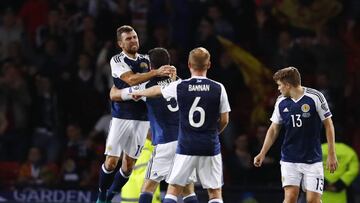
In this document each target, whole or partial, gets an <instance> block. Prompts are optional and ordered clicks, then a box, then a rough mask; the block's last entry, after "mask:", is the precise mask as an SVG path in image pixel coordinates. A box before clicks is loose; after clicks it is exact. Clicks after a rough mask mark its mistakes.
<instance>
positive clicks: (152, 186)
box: [142, 179, 159, 193]
mask: <svg viewBox="0 0 360 203" xmlns="http://www.w3.org/2000/svg"><path fill="white" fill-rule="evenodd" d="M158 185H159V183H157V182H155V181H152V180H148V179H146V180H145V181H144V185H143V187H142V192H149V193H154V192H155V190H156V188H157V186H158Z"/></svg>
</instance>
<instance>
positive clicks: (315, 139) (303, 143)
mask: <svg viewBox="0 0 360 203" xmlns="http://www.w3.org/2000/svg"><path fill="white" fill-rule="evenodd" d="M273 78H274V80H275V82H276V83H277V85H278V90H279V91H280V93H281V96H279V98H278V99H277V101H276V104H275V109H274V112H273V114H272V116H271V119H270V120H271V121H272V123H271V125H270V127H269V129H268V131H267V133H266V138H265V141H264V144H263V147H262V149H261V151H260V153H259V154H258V155H257V156H256V157H255V158H254V165H255V166H256V167H260V166H261V164H262V162H263V160H264V158H265V155H266V153H267V152H268V151H269V149H270V147H271V146H272V144H273V143H274V142H275V140H276V138H277V137H278V134H279V131H280V128H281V127H284V132H285V137H284V141H283V144H282V147H281V162H280V164H281V176H282V186H283V188H284V195H285V198H284V202H285V203H295V202H297V199H298V195H299V190H300V186H301V185H302V186H303V189H305V190H306V201H307V202H314V203H319V202H320V200H321V194H322V191H323V186H324V172H323V164H322V152H321V142H320V135H321V126H322V124H323V125H324V126H325V131H326V138H327V143H328V145H329V149H328V152H329V153H328V158H327V164H326V165H327V168H328V169H329V170H330V172H331V173H332V172H334V171H335V170H336V168H337V159H336V154H335V133H334V126H333V123H332V120H331V116H332V115H331V112H330V110H329V107H328V105H327V102H326V100H325V98H324V96H323V95H322V94H321V93H320V92H319V91H317V90H314V89H311V88H307V87H303V86H301V78H300V73H299V71H298V70H297V69H296V68H294V67H288V68H284V69H281V70H278V71H277V72H276V73H275V74H274V76H273Z"/></svg>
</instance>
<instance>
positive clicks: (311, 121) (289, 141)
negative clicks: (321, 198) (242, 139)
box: [270, 88, 332, 164]
mask: <svg viewBox="0 0 360 203" xmlns="http://www.w3.org/2000/svg"><path fill="white" fill-rule="evenodd" d="M331 116H332V114H331V112H330V109H329V107H328V105H327V102H326V99H325V98H324V96H323V94H322V93H320V92H319V91H317V90H315V89H311V88H304V95H303V96H302V97H301V98H299V99H298V100H297V101H295V100H294V99H292V98H289V97H284V96H280V97H279V98H278V100H277V101H276V104H275V109H274V112H273V114H272V117H271V119H270V120H271V121H272V122H274V123H277V124H281V125H282V127H283V128H284V133H285V136H284V140H283V144H282V147H281V160H282V161H286V162H294V163H309V164H310V163H315V162H321V161H322V151H321V137H320V135H321V129H322V125H323V124H322V121H323V120H325V119H326V118H329V117H331Z"/></svg>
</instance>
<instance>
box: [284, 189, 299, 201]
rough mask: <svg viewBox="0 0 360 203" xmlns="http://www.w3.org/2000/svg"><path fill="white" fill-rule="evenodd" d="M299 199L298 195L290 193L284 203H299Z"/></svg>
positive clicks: (286, 195)
mask: <svg viewBox="0 0 360 203" xmlns="http://www.w3.org/2000/svg"><path fill="white" fill-rule="evenodd" d="M297 198H298V196H297V194H295V193H290V192H288V193H286V194H285V200H284V202H285V203H292V202H294V203H295V202H297Z"/></svg>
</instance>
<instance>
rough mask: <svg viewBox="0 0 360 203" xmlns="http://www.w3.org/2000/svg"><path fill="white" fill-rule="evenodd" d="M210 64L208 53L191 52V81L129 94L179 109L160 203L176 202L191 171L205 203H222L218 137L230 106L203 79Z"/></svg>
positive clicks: (215, 85)
mask: <svg viewBox="0 0 360 203" xmlns="http://www.w3.org/2000/svg"><path fill="white" fill-rule="evenodd" d="M210 64H211V63H210V54H209V52H208V51H207V50H206V49H205V48H202V47H199V48H195V49H193V50H192V51H191V52H190V54H189V60H188V67H189V69H190V72H191V78H189V79H187V80H178V81H175V82H172V83H170V85H168V86H166V87H160V86H153V87H151V88H148V89H146V90H143V91H139V92H135V93H133V95H134V96H145V97H148V98H149V97H154V96H160V95H162V96H163V97H164V98H165V99H169V98H175V99H176V101H177V103H178V105H179V115H180V117H179V125H180V126H179V137H178V144H177V149H176V155H175V158H174V163H173V166H172V168H171V172H170V175H169V177H168V178H167V182H168V183H169V187H168V190H167V194H166V196H165V200H164V203H174V202H177V196H178V195H179V194H181V192H182V191H183V189H184V186H185V185H186V184H187V183H188V181H189V178H190V176H191V174H192V173H193V172H194V171H196V173H197V175H198V178H199V179H200V182H201V184H202V186H203V188H206V189H207V190H208V194H209V202H212V203H222V202H223V201H222V194H221V187H222V185H223V178H222V176H223V171H222V158H221V153H220V142H219V133H221V132H222V131H223V130H224V128H225V127H226V126H227V124H228V121H229V112H230V106H229V102H228V98H227V94H226V90H225V88H224V86H223V85H222V84H221V83H218V82H216V81H213V80H210V79H208V78H207V77H206V73H207V71H208V69H209V68H210Z"/></svg>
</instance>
